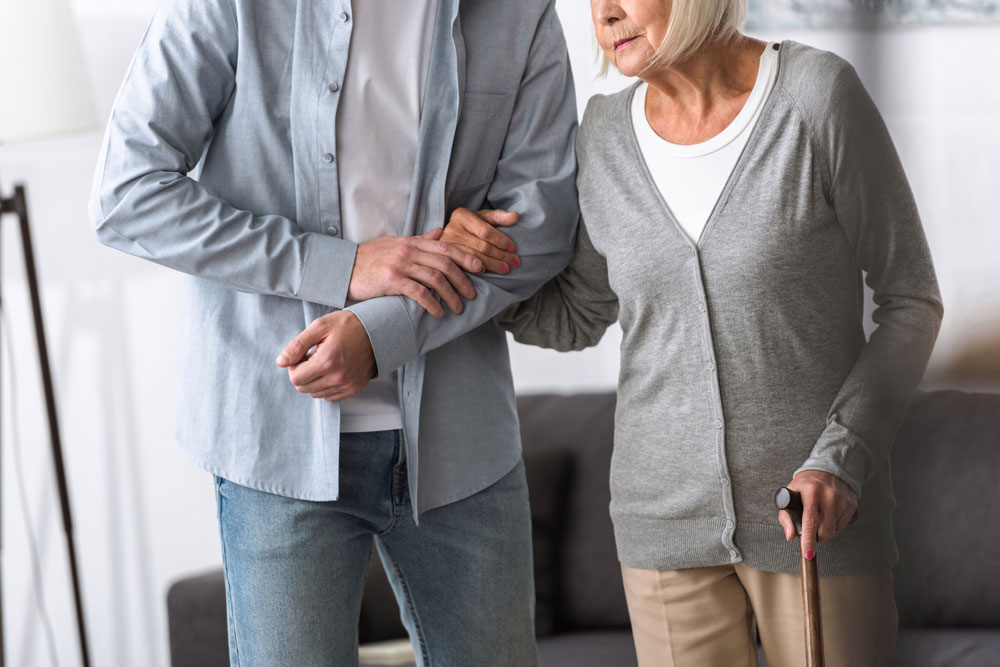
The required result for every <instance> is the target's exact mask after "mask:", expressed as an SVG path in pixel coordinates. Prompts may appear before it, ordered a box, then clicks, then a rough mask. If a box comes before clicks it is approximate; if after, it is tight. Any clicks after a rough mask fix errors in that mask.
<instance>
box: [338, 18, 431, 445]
mask: <svg viewBox="0 0 1000 667" xmlns="http://www.w3.org/2000/svg"><path fill="white" fill-rule="evenodd" d="M436 6H437V3H436V1H435V0H407V1H406V2H398V1H397V2H393V1H392V0H364V2H354V3H352V11H353V13H354V16H353V24H354V27H353V29H352V32H351V45H350V48H349V50H348V55H347V71H346V73H345V75H344V81H343V90H342V91H341V97H340V102H339V105H338V108H337V163H338V168H337V173H338V178H339V183H340V216H341V217H340V220H341V226H342V230H340V231H342V233H343V237H344V238H345V239H348V240H351V241H355V242H357V243H363V242H365V241H371V240H372V239H375V238H378V237H380V236H398V235H399V234H401V233H402V231H403V229H402V227H403V222H404V220H405V219H406V210H407V206H408V204H409V201H410V185H411V183H412V181H413V168H414V164H415V160H416V155H417V133H418V130H419V127H420V105H421V101H422V99H423V92H424V84H425V82H426V80H427V63H428V59H429V56H430V46H431V37H432V29H433V19H434V10H435V8H436ZM334 233H336V231H334ZM399 428H402V416H401V414H400V409H399V398H398V395H397V389H396V373H395V372H393V373H391V374H388V375H386V376H384V377H379V378H376V379H375V380H372V382H370V383H369V384H368V386H367V387H365V389H364V391H362V392H361V393H360V394H358V395H357V396H354V397H352V398H349V399H346V400H343V401H341V402H340V430H341V431H342V432H345V433H354V432H362V431H385V430H394V429H399Z"/></svg>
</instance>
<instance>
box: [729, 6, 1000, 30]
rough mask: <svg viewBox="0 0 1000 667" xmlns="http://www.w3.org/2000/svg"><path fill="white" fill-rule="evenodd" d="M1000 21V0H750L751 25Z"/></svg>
mask: <svg viewBox="0 0 1000 667" xmlns="http://www.w3.org/2000/svg"><path fill="white" fill-rule="evenodd" d="M984 22H986V23H988V22H1000V0H750V8H749V16H748V21H747V25H748V27H749V28H750V29H751V30H752V29H767V28H843V27H860V28H884V27H891V26H906V25H925V24H962V23H984Z"/></svg>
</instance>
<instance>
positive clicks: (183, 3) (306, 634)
mask: <svg viewBox="0 0 1000 667" xmlns="http://www.w3.org/2000/svg"><path fill="white" fill-rule="evenodd" d="M354 4H355V5H356V6H354V7H353V9H352V6H351V3H350V2H349V0H331V1H330V2H324V3H320V2H317V1H316V0H282V1H280V2H276V1H275V0H163V2H162V3H161V5H160V7H159V8H158V10H157V11H156V14H155V16H154V18H153V21H152V23H151V25H150V28H149V30H148V32H147V34H146V36H145V38H144V39H143V41H142V44H141V45H140V47H139V51H138V53H137V55H136V57H135V60H134V61H133V64H132V66H131V68H130V70H129V73H128V75H127V76H126V79H125V82H124V84H123V87H122V90H121V92H120V94H119V97H118V100H117V102H116V103H115V107H114V111H113V113H112V117H111V121H110V125H109V128H108V133H107V137H106V139H105V143H104V148H103V150H102V152H101V157H100V162H99V165H98V169H97V175H96V179H95V186H94V194H93V197H92V202H91V216H92V219H93V221H94V225H95V228H96V233H97V236H98V238H99V239H100V240H101V241H102V242H103V243H105V244H107V245H109V246H112V247H114V248H118V249H120V250H123V251H125V252H129V253H131V254H134V255H138V256H140V257H145V258H147V259H149V260H151V261H154V262H157V263H160V264H163V265H165V266H168V267H171V268H174V269H177V270H180V271H183V272H185V273H187V274H189V275H190V276H192V279H191V280H190V281H189V283H188V288H189V289H188V294H187V301H186V305H185V310H184V317H183V319H182V322H181V359H182V361H181V398H180V406H179V409H180V414H179V418H178V438H179V440H180V442H181V444H182V445H183V447H184V448H185V449H186V450H187V451H188V452H189V454H190V455H191V457H192V458H193V459H194V461H195V462H196V463H197V464H198V465H200V466H201V467H202V468H204V469H205V470H207V471H209V472H211V473H213V474H214V475H215V479H216V490H217V499H218V508H219V524H220V531H221V538H222V548H223V559H224V564H225V571H226V587H227V595H228V610H229V628H230V654H231V657H232V662H233V664H234V665H237V664H239V665H241V666H242V667H252V666H256V665H263V666H266V667H276V666H282V665H288V666H290V667H291V666H294V667H306V666H309V665H353V664H356V663H357V618H358V608H359V605H360V600H361V594H362V588H363V584H364V577H365V573H366V569H367V566H368V562H369V557H370V552H371V545H372V536H374V537H375V540H374V541H375V544H376V545H377V547H378V550H379V554H380V556H381V558H382V561H383V563H384V564H385V566H386V570H387V571H388V573H389V576H390V579H391V580H392V582H393V586H394V588H395V591H396V595H397V598H398V600H399V602H400V608H401V612H402V615H403V620H404V623H405V624H406V626H407V629H408V630H409V632H410V636H411V638H412V640H413V643H414V646H415V648H416V652H417V656H418V662H419V663H420V664H421V665H425V666H439V665H440V666H444V665H456V666H462V667H464V666H468V665H497V666H508V665H509V666H510V667H524V666H525V665H532V664H534V663H535V662H536V657H535V648H534V637H533V624H532V609H533V585H532V577H531V554H530V525H529V513H528V506H527V493H526V487H525V482H524V471H523V464H522V462H521V455H520V443H519V439H518V426H517V417H516V414H515V410H514V395H513V388H512V384H511V378H510V369H509V363H508V359H507V350H506V342H505V337H504V334H503V333H502V332H501V330H500V329H499V328H498V327H497V326H496V325H495V324H494V323H493V321H492V319H491V318H492V317H493V315H494V314H496V313H497V312H498V311H499V310H501V309H502V308H503V307H504V306H506V305H508V304H510V303H513V302H515V301H518V300H520V299H523V298H525V297H527V296H528V295H530V294H531V293H532V292H533V291H534V290H535V289H536V288H537V287H538V286H540V285H541V284H542V283H544V282H545V281H546V280H547V279H548V278H549V277H550V276H552V275H554V274H555V273H557V272H558V271H559V270H560V269H561V268H562V267H563V266H564V265H565V263H566V262H567V260H568V253H569V250H570V246H571V242H572V238H573V234H574V230H575V224H576V220H577V216H578V211H577V208H576V206H577V205H576V190H575V185H574V176H575V159H574V154H573V138H574V133H575V126H576V110H575V105H574V95H573V87H572V81H571V77H570V69H569V62H568V56H567V53H566V47H565V43H564V39H563V36H562V31H561V28H560V27H559V23H558V19H557V17H556V14H555V9H554V6H553V2H552V1H551V0H548V1H538V0H516V1H515V2H503V3H499V2H485V1H483V0H438V1H431V0H413V1H412V2H410V3H396V2H391V1H390V0H366V1H365V2H358V3H354ZM195 169H197V176H198V177H197V180H195V179H193V178H191V177H189V176H188V173H189V172H190V171H192V170H195ZM487 205H488V206H489V207H491V208H499V209H509V210H514V211H518V212H519V213H520V218H519V222H518V224H517V225H516V227H515V228H513V229H512V231H511V234H512V236H513V237H514V238H515V240H516V243H517V247H516V251H517V253H518V257H515V256H514V255H513V254H505V255H503V256H501V257H499V258H498V259H501V260H506V262H507V264H508V266H519V265H520V260H521V259H523V266H520V268H519V269H518V270H517V271H513V272H510V273H509V274H506V275H504V274H501V275H496V274H492V273H491V274H489V275H487V274H483V275H482V276H478V275H472V276H471V277H469V276H467V275H466V274H465V271H469V272H471V273H473V274H475V273H477V272H479V271H482V270H483V268H484V267H483V264H482V263H481V262H480V260H478V259H474V258H472V257H471V256H469V255H465V254H463V253H461V252H458V251H456V250H454V249H451V248H450V247H449V246H446V245H444V244H439V243H438V242H437V241H436V240H434V239H435V238H436V237H437V232H434V231H433V230H434V229H435V228H437V227H440V226H441V225H442V224H444V221H445V220H446V219H447V218H448V216H449V215H450V214H451V213H452V211H453V210H455V209H456V208H458V207H465V208H470V209H473V210H475V209H479V208H483V207H484V206H487ZM482 215H484V216H486V217H488V216H490V215H493V214H491V213H489V212H483V213H482ZM428 232H429V233H428ZM420 235H423V237H421V236H420ZM511 251H512V252H513V251H514V249H513V248H512V249H511ZM435 294H436V295H437V297H438V298H440V299H441V300H442V301H443V302H444V305H447V307H448V310H450V311H452V312H446V311H445V309H444V307H443V306H442V304H441V303H439V302H438V299H437V298H435V296H434V295H435ZM459 311H461V314H457V313H458V312H459ZM289 341H291V343H289ZM276 356H277V359H276ZM284 369H287V371H286V370H284ZM373 376H374V379H373ZM446 406H450V408H449V409H446ZM456 406H458V407H459V409H457V410H456V409H455V407H456Z"/></svg>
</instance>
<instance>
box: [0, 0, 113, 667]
mask: <svg viewBox="0 0 1000 667" xmlns="http://www.w3.org/2000/svg"><path fill="white" fill-rule="evenodd" d="M96 126H97V122H96V115H95V113H94V107H93V103H92V100H91V93H90V86H89V79H88V75H87V72H86V69H85V66H84V59H83V50H82V48H81V46H80V38H79V35H78V34H77V30H76V22H75V20H74V18H73V14H72V12H71V11H70V7H69V4H68V2H67V0H32V1H31V2H23V0H0V144H4V143H10V142H22V141H30V140H37V139H46V138H51V137H54V136H58V135H64V134H69V133H74V132H81V131H85V130H91V129H95V127H96ZM0 190H2V186H0ZM12 217H16V218H17V219H18V221H19V228H20V236H21V248H22V252H23V257H24V267H25V273H26V274H27V279H28V287H29V290H30V293H31V309H32V315H33V322H34V330H35V341H36V343H37V346H38V359H39V365H40V372H41V378H42V385H43V388H44V390H45V407H46V413H47V417H48V427H49V440H50V445H51V448H52V461H53V465H54V467H55V477H56V485H57V487H58V493H59V503H60V508H61V511H62V520H63V528H64V530H65V532H66V547H67V551H68V556H69V567H70V571H71V578H72V586H73V598H74V604H75V611H76V621H77V633H78V635H79V641H80V657H81V663H82V664H83V666H84V667H89V666H90V651H89V649H88V645H87V632H86V624H85V622H84V612H83V600H82V597H81V594H80V575H79V568H78V567H77V558H76V545H75V542H74V536H73V518H72V512H71V510H70V503H69V490H68V487H67V485H66V470H65V466H64V464H63V455H62V443H61V440H60V435H59V423H58V419H57V413H56V403H55V396H54V390H53V385H52V372H51V369H50V367H49V356H48V346H47V342H46V339H45V328H44V326H43V322H42V308H41V298H40V294H39V288H38V273H37V270H36V268H35V256H34V250H33V248H32V243H31V230H30V228H29V220H28V204H27V199H26V197H25V188H24V186H23V185H18V186H16V187H15V188H14V192H13V194H12V195H11V196H9V197H8V196H6V193H5V192H2V191H0V238H2V232H3V230H4V224H3V223H4V222H6V221H7V220H8V219H10V218H12ZM3 307H4V303H3V300H2V294H0V309H2V308H3ZM0 413H2V402H0ZM0 445H2V442H0ZM2 452H3V448H2V447H0V459H2ZM0 479H2V477H0ZM2 510H3V508H2V506H0V521H2V518H3V511H2ZM0 540H2V531H0ZM0 549H2V544H0ZM0 553H2V551H0ZM2 583H3V572H0V587H2ZM2 598H3V596H2V588H0V667H5V665H6V651H5V649H6V645H5V642H4V617H3V604H2Z"/></svg>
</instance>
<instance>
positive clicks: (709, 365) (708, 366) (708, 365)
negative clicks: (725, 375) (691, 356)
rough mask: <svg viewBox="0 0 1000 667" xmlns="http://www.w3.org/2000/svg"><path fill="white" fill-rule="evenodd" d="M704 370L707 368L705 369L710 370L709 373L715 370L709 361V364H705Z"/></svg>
mask: <svg viewBox="0 0 1000 667" xmlns="http://www.w3.org/2000/svg"><path fill="white" fill-rule="evenodd" d="M705 368H707V369H708V370H710V371H714V370H715V364H713V363H712V362H711V361H710V362H708V363H707V364H705Z"/></svg>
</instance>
